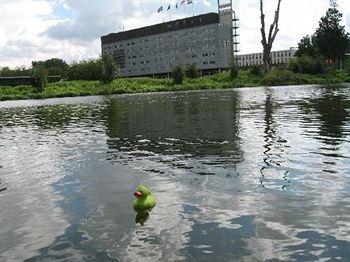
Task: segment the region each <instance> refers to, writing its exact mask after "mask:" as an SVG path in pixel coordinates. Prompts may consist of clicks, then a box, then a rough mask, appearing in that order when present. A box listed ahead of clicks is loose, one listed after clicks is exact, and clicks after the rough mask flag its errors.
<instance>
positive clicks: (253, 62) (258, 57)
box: [237, 48, 296, 67]
mask: <svg viewBox="0 0 350 262" xmlns="http://www.w3.org/2000/svg"><path fill="white" fill-rule="evenodd" d="M295 52H296V49H295V48H290V49H287V50H280V51H272V52H271V62H272V64H273V65H278V64H288V63H289V61H290V60H291V59H292V58H293V57H294V56H295ZM237 63H238V66H239V67H251V66H261V65H263V64H264V63H263V53H253V54H244V55H238V56H237Z"/></svg>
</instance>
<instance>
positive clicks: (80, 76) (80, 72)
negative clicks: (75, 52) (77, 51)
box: [67, 59, 102, 81]
mask: <svg viewBox="0 0 350 262" xmlns="http://www.w3.org/2000/svg"><path fill="white" fill-rule="evenodd" d="M67 77H68V79H69V80H87V81H98V80H101V79H102V63H101V60H100V59H90V60H85V61H80V62H74V63H73V64H72V65H71V66H70V67H69V68H68V71H67Z"/></svg>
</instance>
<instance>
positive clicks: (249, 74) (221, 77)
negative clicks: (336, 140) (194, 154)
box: [0, 70, 350, 100]
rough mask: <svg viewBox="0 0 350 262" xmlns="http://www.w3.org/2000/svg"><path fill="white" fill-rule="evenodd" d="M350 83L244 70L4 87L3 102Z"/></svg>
mask: <svg viewBox="0 0 350 262" xmlns="http://www.w3.org/2000/svg"><path fill="white" fill-rule="evenodd" d="M345 82H348V83H350V74H349V73H347V72H346V71H334V72H329V73H324V74H318V75H311V74H301V73H294V72H292V71H289V70H276V71H272V72H270V73H268V74H262V73H260V72H258V73H257V72H256V70H243V71H240V72H239V73H238V75H237V77H235V78H234V79H232V75H231V73H230V72H223V73H220V74H216V75H213V76H206V77H199V78H193V79H191V78H184V80H183V82H182V84H174V83H173V79H156V78H118V79H115V80H113V81H112V82H110V83H106V84H104V83H102V82H100V81H65V82H61V83H49V84H47V85H46V87H45V88H44V89H43V90H38V88H35V87H32V86H17V87H0V100H17V99H40V98H53V97H70V96H88V95H111V94H126V93H145V92H162V91H185V90H200V89H224V88H235V87H254V86H281V85H303V84H319V85H324V84H339V83H345Z"/></svg>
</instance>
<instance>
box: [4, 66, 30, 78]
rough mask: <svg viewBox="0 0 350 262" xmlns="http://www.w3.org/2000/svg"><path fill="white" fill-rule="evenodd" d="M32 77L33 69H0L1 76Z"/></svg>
mask: <svg viewBox="0 0 350 262" xmlns="http://www.w3.org/2000/svg"><path fill="white" fill-rule="evenodd" d="M30 75H32V69H31V68H29V69H28V68H25V67H23V66H22V67H16V68H15V69H10V68H9V67H2V68H0V76H3V77H6V76H7V77H11V76H30Z"/></svg>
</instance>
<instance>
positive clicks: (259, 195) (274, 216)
mask: <svg viewBox="0 0 350 262" xmlns="http://www.w3.org/2000/svg"><path fill="white" fill-rule="evenodd" d="M349 90H350V89H349V87H346V88H333V89H330V88H320V87H312V86H309V87H299V88H297V89H296V87H283V88H257V89H255V88H254V89H240V90H226V91H204V92H188V93H175V94H172V93H164V94H149V95H131V96H128V95H126V96H116V97H112V98H99V97H95V98H72V99H62V100H47V101H42V102H40V103H39V102H37V101H31V102H27V101H24V102H6V103H0V149H1V150H0V161H1V166H3V168H1V169H0V170H1V172H0V180H1V183H2V184H1V186H5V185H6V187H8V188H10V189H11V190H6V191H3V192H1V194H0V210H6V211H7V212H1V213H0V223H1V225H2V226H1V228H0V260H4V261H18V260H27V261H44V260H64V261H84V260H91V261H140V260H144V259H145V258H147V259H148V260H150V261H188V260H191V261H196V260H197V261H219V260H220V261H232V260H246V261H251V260H256V261H265V260H266V261H269V260H270V261H281V260H282V261H290V260H321V259H324V260H327V259H328V260H335V259H338V260H340V261H346V260H347V258H348V257H349V255H350V254H349V252H348V251H349V250H350V248H349V243H350V239H349V236H350V231H349V228H350V216H349V214H350V203H349V199H348V194H349V192H350V187H349V179H350V177H349V174H350V166H349V163H348V152H349V151H350V143H349V137H350V125H349V112H350V104H349V101H350V94H349ZM257 181H260V183H259V184H261V185H263V187H262V186H261V185H260V186H259V185H258V183H257ZM289 181H291V182H289ZM139 184H147V185H149V186H150V188H152V191H153V194H154V195H155V197H156V199H157V201H158V205H157V208H155V209H154V210H153V211H152V214H151V215H150V214H149V213H148V212H142V213H137V214H136V217H135V212H134V211H133V210H132V206H131V205H130V203H131V201H132V196H130V192H133V190H134V189H135V188H136V186H137V185H139ZM1 186H0V188H1ZM282 189H283V190H282ZM135 222H136V223H135ZM140 225H142V226H140Z"/></svg>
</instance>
